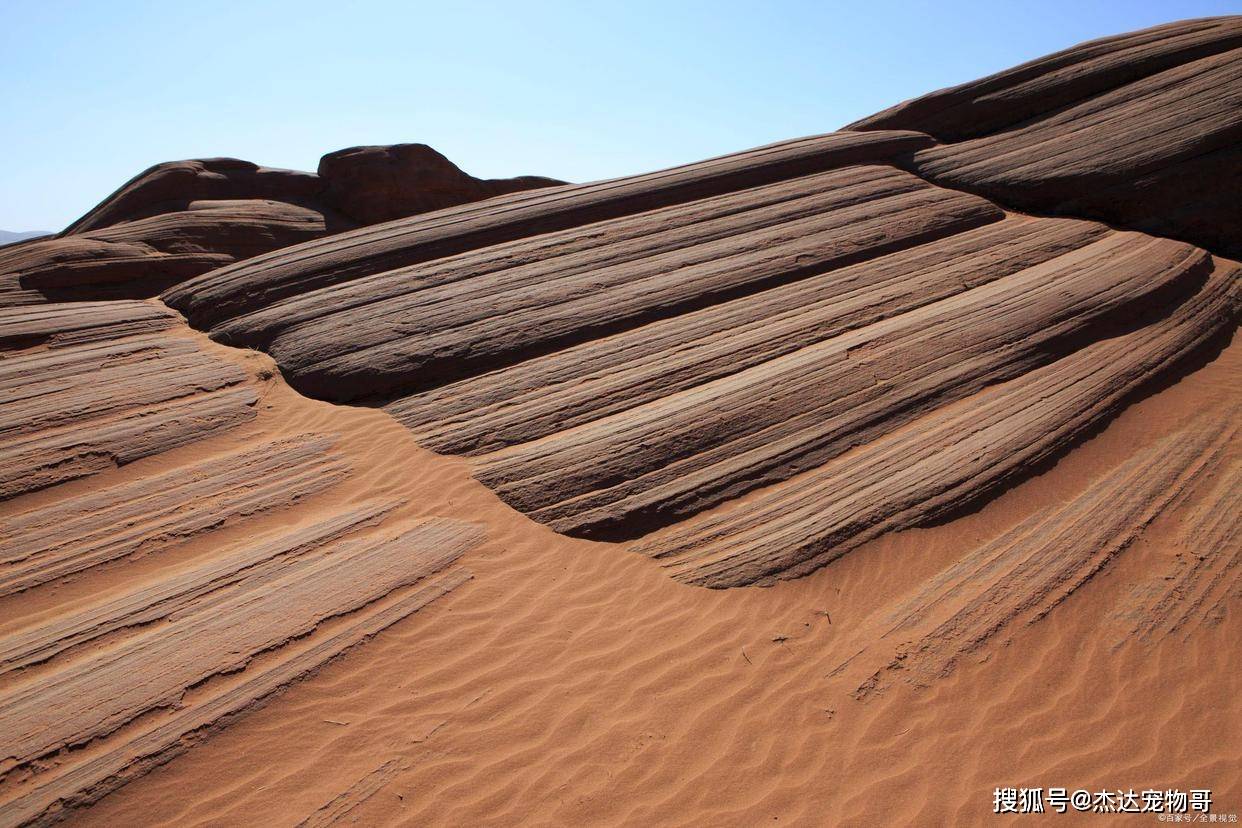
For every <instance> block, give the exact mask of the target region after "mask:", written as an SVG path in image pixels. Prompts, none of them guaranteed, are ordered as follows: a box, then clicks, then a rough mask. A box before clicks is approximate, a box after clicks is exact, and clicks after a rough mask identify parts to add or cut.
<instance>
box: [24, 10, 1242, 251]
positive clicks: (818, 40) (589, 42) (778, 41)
mask: <svg viewBox="0 0 1242 828" xmlns="http://www.w3.org/2000/svg"><path fill="white" fill-rule="evenodd" d="M1238 12H1242V0H1234V2H1219V1H1217V2H1212V1H1210V0H1163V2H1151V1H1150V0H1112V1H1110V2H1103V1H1102V0H1101V1H1099V2H1097V1H1096V0H1069V1H1068V2H1067V1H1066V0H1040V2H1017V0H984V1H983V2H974V0H971V1H970V2H966V1H965V0H937V1H936V2H920V1H919V0H905V2H890V1H889V0H854V2H802V1H801V0H798V1H795V0H787V1H786V2H779V1H778V0H773V1H772V2H763V1H762V0H753V1H752V2H730V1H729V0H710V1H709V2H679V0H663V2H646V0H613V2H607V3H605V2H598V3H597V2H588V1H587V0H579V2H536V1H535V0H530V2H516V0H515V1H514V2H454V0H440V1H439V2H434V3H431V2H416V0H406V2H367V0H354V2H350V0H335V2H317V1H316V0H296V2H263V0H253V2H230V0H217V2H208V3H204V2H197V3H189V2H179V0H161V2H149V3H148V2H134V1H132V0H89V1H88V0H81V2H61V0H0V79H2V82H3V87H4V88H3V91H2V92H0V95H2V98H0V99H2V100H3V106H2V107H0V125H2V128H0V159H3V160H2V161H0V165H2V166H0V228H3V229H6V230H35V229H38V230H58V229H60V228H61V227H63V226H64V225H65V224H67V223H68V222H69V221H71V220H73V219H74V218H76V217H77V216H79V215H81V214H82V213H83V212H85V211H86V210H87V209H88V208H90V207H91V206H92V205H94V204H95V203H96V202H98V201H99V200H100V199H101V198H103V197H104V196H106V195H107V194H108V193H110V192H111V191H112V190H113V189H115V188H116V187H117V186H119V185H120V184H121V183H122V182H124V181H125V180H126V179H127V178H129V177H131V176H132V175H134V174H135V173H137V172H139V171H141V170H142V169H144V168H145V167H148V166H150V165H151V164H153V163H156V162H159V161H166V160H172V159H178V158H195V157H205V156H221V155H228V156H234V157H238V158H245V159H247V160H250V161H255V162H258V163H261V164H265V165H268V166H278V167H291V168H295V169H304V170H314V169H315V167H316V165H317V163H318V159H319V156H320V155H322V154H323V153H325V152H329V151H331V150H334V149H339V148H342V147H346V146H352V145H356V144H389V143H398V142H405V141H421V142H423V143H427V144H430V145H432V146H433V147H435V148H436V149H438V150H440V151H441V152H443V153H444V154H445V155H447V156H448V157H449V158H451V159H452V160H453V161H455V162H456V163H457V164H459V165H460V166H461V167H462V168H463V169H465V170H466V171H468V172H470V173H473V174H475V175H479V176H484V177H495V176H510V175H520V174H527V173H529V174H541V175H550V176H554V177H558V178H564V179H568V180H571V181H587V180H592V179H597V178H605V177H611V176H616V175H624V174H628V173H636V172H643V171H646V170H650V169H656V168H659V167H664V166H668V165H671V164H677V163H682V162H687V161H693V160H697V159H700V158H704V157H707V156H711V155H716V154H720V153H723V152H730V151H733V150H738V149H744V148H746V147H750V146H755V145H757V144H763V143H768V142H771V141H777V140H782V139H785V138H793V137H797V136H799V135H807V134H812V133H818V132H828V131H830V130H833V129H836V128H838V127H840V126H842V125H844V124H846V123H848V122H850V121H852V120H855V119H857V118H860V117H862V116H864V115H867V114H870V113H872V112H874V111H877V110H879V109H883V108H885V107H887V106H889V105H891V104H894V103H897V102H898V101H901V100H904V99H906V98H910V97H913V96H915V95H919V94H922V93H924V92H928V91H931V90H933V89H937V88H940V87H943V86H948V85H952V84H956V83H961V82H963V81H967V80H971V79H973V78H976V77H979V76H981V75H985V74H989V73H991V72H994V71H997V70H999V69H1003V68H1006V67H1008V66H1011V65H1013V64H1015V63H1020V62H1022V61H1024V60H1028V59H1030V58H1034V57H1038V56H1039V55H1042V54H1046V53H1048V52H1051V51H1055V50H1057V49H1061V48H1064V47H1066V46H1070V45H1072V44H1074V43H1077V42H1080V41H1082V40H1087V39H1091V38H1095V37H1100V36H1103V35H1107V34H1115V33H1119V32H1124V31H1129V30H1132V29H1137V28H1143V27H1146V26H1151V25H1155V24H1157V23H1164V22H1168V21H1171V20H1176V19H1180V18H1186V17H1205V16H1210V15H1219V14H1230V13H1238Z"/></svg>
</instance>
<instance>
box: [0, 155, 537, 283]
mask: <svg viewBox="0 0 1242 828" xmlns="http://www.w3.org/2000/svg"><path fill="white" fill-rule="evenodd" d="M556 183H559V182H556V181H553V180H552V179H545V178H535V177H523V178H515V179H503V180H490V181H484V180H481V179H477V178H474V177H473V176H471V175H468V174H466V173H464V172H462V171H461V170H460V169H459V168H458V167H456V166H455V165H454V164H453V163H452V162H450V161H449V160H448V159H447V158H445V157H444V156H442V155H440V154H439V153H437V152H436V151H435V150H433V149H431V148H430V147H427V146H425V145H422V144H401V145H397V146H393V147H357V148H354V149H347V150H341V151H340V152H336V153H330V154H329V155H327V156H325V157H324V159H323V161H321V163H320V173H319V174H315V173H307V172H298V171H295V170H277V169H268V168H266V167H260V166H258V165H256V164H252V163H250V162H249V161H240V160H238V159H236V158H208V159H199V160H190V161H172V162H168V163H164V164H157V165H156V166H154V167H151V168H150V169H148V170H146V171H144V172H142V173H140V174H139V175H137V176H135V177H134V178H133V179H131V180H130V181H128V182H127V183H126V184H125V185H124V186H122V187H121V188H120V189H118V190H117V191H116V192H114V193H113V194H112V195H110V196H108V198H106V199H104V201H102V202H101V203H100V204H99V205H98V206H96V207H95V208H94V209H92V210H91V211H90V212H88V213H87V214H86V215H84V216H83V217H82V218H80V219H78V220H77V221H75V222H74V223H73V224H71V225H70V226H69V227H68V228H66V229H65V230H64V231H62V232H61V233H59V234H57V235H56V236H53V237H48V238H41V239H35V240H32V241H29V242H26V243H24V244H18V245H13V246H10V247H5V248H3V249H0V306H12V305H20V304H32V303H38V302H43V301H47V300H49V299H51V300H66V299H84V298H85V299H97V298H104V297H109V298H139V297H147V296H154V295H155V294H157V293H159V292H160V291H161V290H164V289H165V288H167V287H169V286H171V285H174V284H177V283H178V282H181V281H184V280H185V279H188V278H190V277H192V276H197V275H198V274H200V273H205V272H207V271H208V270H213V269H215V268H217V267H222V266H224V265H227V264H232V263H233V262H236V261H240V260H243V259H248V258H250V257H252V256H255V255H258V254H260V253H266V252H268V251H271V250H276V249H279V248H281V247H287V246H289V245H292V244H297V243H299V242H304V241H308V240H310V239H314V238H319V237H321V236H324V235H330V234H332V233H337V232H340V231H342V230H349V229H353V228H355V227H359V226H361V225H365V224H373V223H375V222H379V221H387V220H389V219H392V218H398V217H401V216H408V215H412V214H414V213H418V212H424V211H427V210H431V209H436V208H439V207H445V206H449V205H453V204H461V203H464V202H468V201H476V200H478V199H482V198H489V197H491V196H493V195H497V194H500V193H507V192H514V191H516V190H523V189H530V188H533V187H543V186H548V185H550V184H556Z"/></svg>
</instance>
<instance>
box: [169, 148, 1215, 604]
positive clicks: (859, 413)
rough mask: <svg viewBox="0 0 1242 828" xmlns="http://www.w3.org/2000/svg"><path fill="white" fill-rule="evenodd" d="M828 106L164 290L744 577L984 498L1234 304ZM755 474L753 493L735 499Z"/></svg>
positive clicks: (501, 477) (494, 468) (671, 560)
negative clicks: (673, 157)
mask: <svg viewBox="0 0 1242 828" xmlns="http://www.w3.org/2000/svg"><path fill="white" fill-rule="evenodd" d="M930 140H931V139H929V138H926V137H925V136H919V135H917V134H912V133H909V132H883V131H866V132H854V133H850V132H842V133H835V134H830V135H824V136H817V137H813V138H807V139H801V140H798V141H790V142H786V143H783V144H776V145H772V146H768V147H761V148H758V149H755V150H751V151H749V152H744V153H738V154H736V155H731V156H725V157H722V158H717V159H712V160H709V161H705V162H702V163H700V164H692V165H689V166H686V167H679V168H675V169H672V170H666V171H663V172H657V173H652V174H649V175H644V176H636V177H633V178H627V179H618V180H615V181H607V182H601V183H598V184H590V185H578V186H566V187H560V188H554V189H549V190H544V191H538V192H532V193H524V194H520V195H517V196H511V197H508V198H506V199H495V200H492V201H489V202H484V203H480V204H475V205H469V206H466V207H461V208H456V209H454V210H446V211H439V212H435V213H430V214H426V215H423V216H420V217H416V218H413V219H407V220H404V221H399V222H392V223H389V224H386V225H383V226H382V227H377V228H372V229H367V230H362V231H356V232H352V233H345V234H342V235H340V236H338V237H335V238H333V239H330V240H323V241H317V242H313V243H310V244H306V245H301V246H298V247H295V248H292V249H290V250H289V251H284V252H278V253H275V254H269V255H267V256H262V257H258V258H256V259H252V260H250V261H248V262H243V263H240V264H238V265H234V266H231V267H227V268H222V269H221V270H218V271H215V272H213V273H211V274H208V275H206V276H203V277H199V278H197V279H194V280H191V281H189V282H186V283H184V284H182V285H179V286H177V287H176V288H174V289H172V290H171V291H169V292H168V293H167V294H166V295H165V299H166V300H167V302H168V303H169V304H171V305H173V306H174V307H176V308H177V309H179V310H181V311H182V312H183V313H184V314H185V315H186V316H187V317H188V318H189V319H190V320H191V322H192V323H194V324H198V325H201V326H204V327H206V328H207V329H208V330H209V331H210V333H211V335H212V336H213V337H214V338H216V339H218V340H220V341H222V342H226V343H229V344H235V345H242V346H249V347H258V348H263V349H266V350H267V351H268V352H269V353H271V354H272V355H273V356H274V357H275V358H276V360H277V362H278V364H279V365H280V367H281V369H282V371H283V372H284V374H285V376H286V378H287V379H288V380H289V382H290V383H291V384H292V385H294V386H295V387H296V388H298V389H300V390H301V391H303V392H304V393H307V394H310V395H312V396H317V397H320V398H324V399H329V400H335V401H352V402H363V403H366V404H370V405H382V406H384V407H385V409H386V410H387V411H388V412H389V413H391V414H392V415H393V416H394V417H395V418H397V419H398V420H399V421H401V422H402V423H403V424H405V425H406V426H407V427H408V428H410V429H411V430H412V431H413V432H414V434H415V435H416V437H417V438H418V439H419V440H420V441H422V442H423V443H424V444H425V445H427V446H428V447H430V448H432V449H434V450H436V451H440V452H444V453H452V454H462V455H468V456H470V457H472V458H473V464H474V470H475V475H476V477H477V478H478V479H479V480H480V481H482V482H483V483H485V484H486V485H488V486H489V487H491V488H492V489H493V490H494V491H495V492H496V493H497V494H498V495H499V496H500V497H501V498H502V499H503V500H504V501H505V502H507V503H509V504H510V505H512V506H514V507H515V508H517V509H519V510H521V511H523V512H525V513H526V514H527V515H529V516H530V517H532V518H533V519H535V520H538V521H540V522H543V523H546V524H548V525H550V526H552V527H553V528H554V529H556V530H558V531H560V532H564V533H567V534H571V535H575V536H581V537H591V538H598V539H604V540H625V541H635V547H636V548H637V549H639V550H641V551H643V552H645V553H647V554H649V555H652V556H653V557H655V558H657V559H658V560H660V561H661V562H662V563H663V564H664V565H666V566H667V567H669V569H670V571H671V573H672V574H674V575H675V576H676V577H677V578H679V579H681V580H684V581H686V582H688V583H694V584H700V585H704V586H711V587H729V586H740V585H746V584H753V583H764V582H768V581H770V580H772V579H774V578H783V577H791V576H794V575H798V574H801V573H804V572H807V571H809V570H810V569H812V568H814V567H816V566H820V565H822V564H823V563H825V562H827V561H828V560H831V559H832V558H834V557H836V556H838V555H840V554H843V553H844V552H845V551H848V549H850V548H853V547H854V546H856V545H857V544H859V543H861V542H862V541H863V540H866V539H867V538H870V537H874V536H875V535H876V534H878V533H879V532H881V531H885V530H891V529H897V528H901V527H903V526H908V525H913V524H914V523H917V522H919V521H923V520H927V519H931V518H933V517H935V516H936V515H938V514H940V513H942V512H943V511H944V510H945V509H946V508H947V507H948V506H949V505H951V504H953V503H960V502H962V501H963V500H969V499H971V498H977V497H981V496H983V495H984V494H986V493H987V492H989V491H992V490H994V489H995V488H996V487H997V486H999V485H1001V483H1002V482H1004V481H1008V480H1010V479H1012V478H1013V477H1015V476H1016V475H1020V474H1021V473H1022V472H1023V471H1025V470H1028V469H1030V468H1032V467H1033V466H1034V465H1035V464H1036V463H1038V462H1040V461H1041V460H1043V459H1045V458H1047V457H1050V456H1053V455H1055V454H1056V452H1058V451H1059V450H1062V449H1063V448H1065V447H1066V446H1067V445H1069V444H1070V442H1071V441H1073V440H1074V439H1076V438H1077V437H1078V435H1080V434H1082V433H1084V432H1085V431H1086V430H1087V429H1089V428H1090V427H1092V426H1093V425H1095V424H1097V423H1099V422H1100V421H1101V420H1102V419H1103V418H1105V417H1107V416H1109V415H1110V414H1111V413H1112V412H1114V411H1116V410H1117V409H1118V408H1119V407H1120V406H1121V405H1123V404H1124V401H1125V399H1126V397H1127V394H1128V393H1129V392H1132V391H1134V390H1136V389H1138V388H1141V387H1142V386H1143V384H1144V383H1145V382H1147V381H1149V380H1150V379H1152V378H1153V377H1155V376H1157V375H1158V374H1160V373H1161V372H1163V371H1166V370H1168V369H1170V368H1171V367H1172V366H1173V365H1175V364H1176V363H1177V361H1178V360H1179V359H1180V358H1181V357H1182V356H1185V355H1186V354H1188V353H1190V352H1191V351H1193V350H1194V349H1195V348H1197V347H1199V346H1200V345H1203V344H1204V343H1205V342H1207V341H1209V340H1213V339H1214V338H1216V337H1218V336H1220V335H1224V334H1225V333H1227V332H1228V331H1230V330H1232V328H1233V327H1234V325H1235V324H1236V318H1237V310H1238V302H1239V288H1238V267H1237V265H1236V264H1234V263H1232V262H1230V261H1228V260H1225V259H1220V258H1216V257H1214V256H1213V255H1212V254H1210V253H1209V252H1207V251H1205V250H1203V249H1201V248H1199V247H1195V246H1193V245H1191V244H1187V243H1185V242H1181V241H1175V240H1172V239H1167V238H1160V237H1155V236H1150V235H1145V234H1143V233H1141V232H1136V231H1130V230H1123V229H1118V228H1110V227H1108V226H1105V225H1101V224H1097V223H1094V222H1090V221H1083V220H1075V219H1060V218H1043V217H1037V216H1029V215H1021V214H1016V213H1012V212H1007V211H1006V210H1004V209H1002V208H1001V207H999V206H997V205H996V204H994V203H992V202H990V201H988V200H986V199H984V198H981V197H979V196H977V195H972V194H969V193H966V192H962V191H960V190H954V189H948V188H945V187H941V186H937V185H936V184H932V183H929V182H928V181H926V180H924V179H923V178H922V177H920V176H918V175H915V174H912V173H910V172H907V171H904V170H902V169H899V168H898V167H896V166H894V164H895V159H899V158H903V157H909V156H910V155H911V154H914V155H919V154H921V153H927V152H934V151H936V149H937V147H936V146H935V145H933V144H931V143H930ZM742 496H746V500H745V502H744V505H738V499H739V498H741V497H742Z"/></svg>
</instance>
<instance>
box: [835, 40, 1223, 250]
mask: <svg viewBox="0 0 1242 828" xmlns="http://www.w3.org/2000/svg"><path fill="white" fill-rule="evenodd" d="M847 129H855V130H871V129H879V130H888V129H912V130H918V131H920V132H924V133H927V134H928V135H930V136H932V137H934V138H936V139H937V140H939V141H940V142H942V143H941V145H939V146H936V147H932V148H928V149H924V150H920V151H918V152H915V153H912V154H911V155H910V156H909V157H907V158H904V159H902V160H901V164H902V166H905V167H906V168H908V169H912V170H914V171H916V172H918V173H919V174H920V175H922V176H924V177H926V178H928V179H929V180H932V181H935V182H937V183H939V184H943V185H945V186H948V187H955V188H959V189H964V190H969V191H971V192H976V193H980V194H983V195H986V196H988V197H990V198H995V199H997V200H999V201H1001V202H1002V203H1004V204H1008V205H1013V206H1016V207H1020V208H1023V209H1030V210H1036V211H1042V212H1051V213H1058V214H1062V215H1073V216H1083V217H1090V218H1098V219H1102V220H1104V221H1108V222H1112V223H1115V224H1121V225H1125V226H1126V227H1130V228H1134V229H1139V230H1145V231H1148V232H1151V233H1158V234H1160V235H1165V236H1171V237H1173V238H1178V239H1184V240H1186V241H1190V242H1193V243H1194V244H1197V245H1200V246H1202V247H1206V248H1208V249H1209V250H1212V251H1213V252H1217V253H1223V254H1224V255H1227V256H1230V257H1232V258H1235V259H1238V258H1242V199H1239V198H1238V193H1239V192H1242V17H1218V18H1209V19H1205V20H1190V21H1184V22H1180V23H1171V24H1169V25H1166V26H1159V27H1156V28H1154V29H1147V30H1145V31H1141V32H1134V33H1132V34H1127V35H1121V36H1118V37H1109V38H1104V39H1102V40H1096V41H1092V42H1090V43H1084V44H1082V45H1080V46H1075V47H1073V48H1071V49H1066V50H1065V51H1062V52H1058V53H1056V54H1054V55H1049V56H1048V57H1045V58H1041V59H1039V60H1035V61H1031V62H1030V63H1025V64H1022V65H1021V66H1017V67H1015V68H1013V69H1010V70H1007V71H1005V72H1000V73H998V74H995V75H992V76H990V77H987V78H983V79H982V80H978V81H974V82H972V83H967V84H963V85H961V86H956V87H953V88H951V89H945V90H941V91H939V92H933V93H931V94H930V95H925V96H924V97H922V98H918V99H915V100H913V101H908V102H906V103H903V104H900V105H898V106H895V107H893V108H891V109H887V110H885V111H884V112H881V113H879V114H877V115H873V116H871V117H870V118H866V119H864V120H862V121H859V122H857V123H855V124H851V125H850V126H849V127H847Z"/></svg>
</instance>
